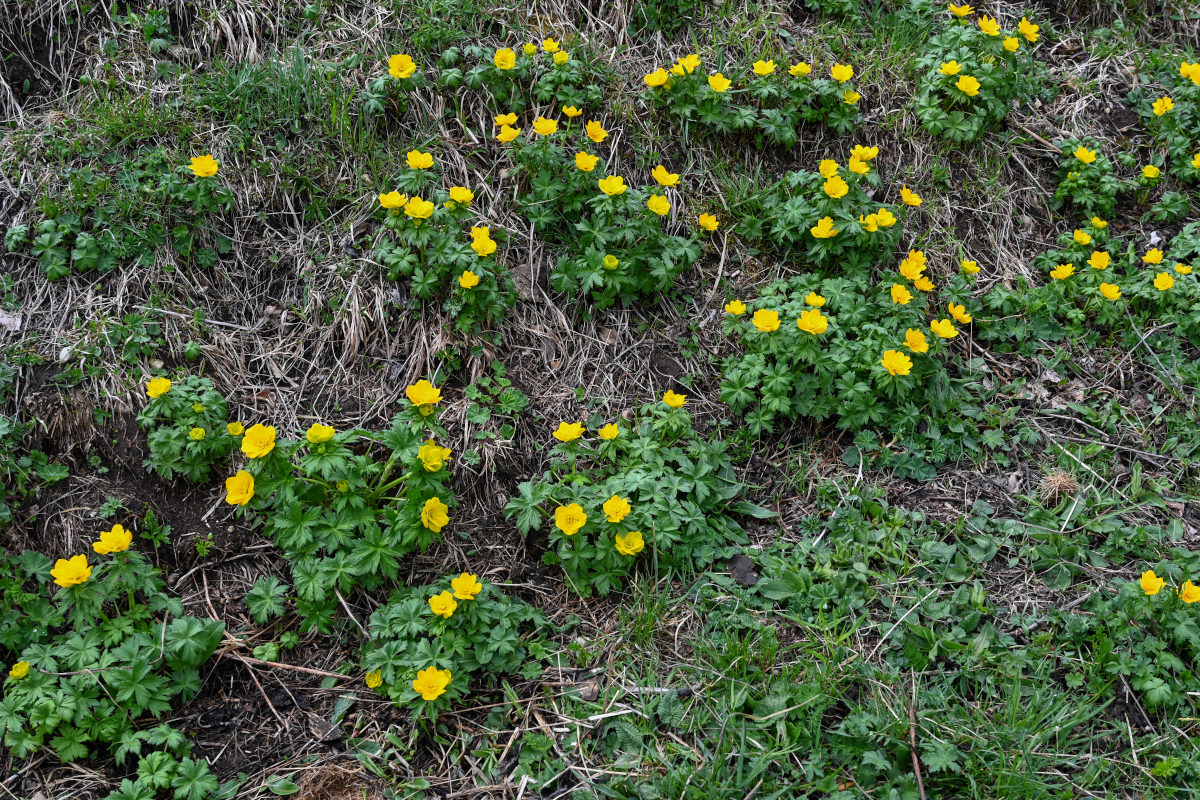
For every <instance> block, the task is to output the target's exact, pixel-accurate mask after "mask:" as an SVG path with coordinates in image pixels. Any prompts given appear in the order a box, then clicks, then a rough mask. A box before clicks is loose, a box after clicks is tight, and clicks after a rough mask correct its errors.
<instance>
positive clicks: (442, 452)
mask: <svg viewBox="0 0 1200 800" xmlns="http://www.w3.org/2000/svg"><path fill="white" fill-rule="evenodd" d="M417 458H418V459H420V461H421V466H423V467H424V468H425V471H426V472H437V471H438V470H440V469H441V468H442V467H443V466H445V464H446V461H447V459H449V458H450V448H449V447H441V446H439V445H438V444H437V443H436V442H434V441H433V439H426V440H425V444H423V445H421V446H420V447H419V448H418V449H417Z"/></svg>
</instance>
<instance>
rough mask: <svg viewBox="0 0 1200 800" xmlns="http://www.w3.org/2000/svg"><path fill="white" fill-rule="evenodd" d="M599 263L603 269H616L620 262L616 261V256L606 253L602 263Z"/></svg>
mask: <svg viewBox="0 0 1200 800" xmlns="http://www.w3.org/2000/svg"><path fill="white" fill-rule="evenodd" d="M600 263H601V264H602V265H603V266H604V268H605V269H616V268H617V266H618V265H619V264H620V263H621V262H620V260H619V259H618V258H617V257H616V256H614V255H613V254H612V253H608V254H606V255H605V256H604V260H603V261H601V262H600Z"/></svg>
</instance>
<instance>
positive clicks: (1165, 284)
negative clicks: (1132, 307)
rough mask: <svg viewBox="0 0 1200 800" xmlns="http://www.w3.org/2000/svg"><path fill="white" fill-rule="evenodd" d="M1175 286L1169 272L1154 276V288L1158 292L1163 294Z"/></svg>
mask: <svg viewBox="0 0 1200 800" xmlns="http://www.w3.org/2000/svg"><path fill="white" fill-rule="evenodd" d="M1174 285H1175V279H1174V278H1172V277H1171V273H1169V272H1160V273H1158V274H1157V275H1155V276H1154V288H1155V289H1158V290H1159V291H1160V292H1165V291H1166V290H1167V289H1170V288H1171V287H1172V286H1174Z"/></svg>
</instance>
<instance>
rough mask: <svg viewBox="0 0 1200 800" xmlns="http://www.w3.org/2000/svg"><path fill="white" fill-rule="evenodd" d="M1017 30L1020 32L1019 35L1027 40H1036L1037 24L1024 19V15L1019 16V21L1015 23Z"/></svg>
mask: <svg viewBox="0 0 1200 800" xmlns="http://www.w3.org/2000/svg"><path fill="white" fill-rule="evenodd" d="M1017 30H1018V31H1020V32H1021V35H1022V36H1024V37H1025V40H1026V41H1028V42H1036V41H1037V40H1038V26H1037V25H1034V24H1033V23H1032V22H1030V21H1029V20H1027V19H1025V17H1021V21H1020V22H1019V23H1017Z"/></svg>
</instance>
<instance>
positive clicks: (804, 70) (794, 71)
mask: <svg viewBox="0 0 1200 800" xmlns="http://www.w3.org/2000/svg"><path fill="white" fill-rule="evenodd" d="M788 72H789V73H790V74H791V75H792V76H794V77H796V78H803V77H805V76H806V75H808V74H809V73H810V72H812V66H811V65H810V64H808V63H807V62H804V61H797V62H796V63H795V64H792V65H791V66H790V67H788Z"/></svg>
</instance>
